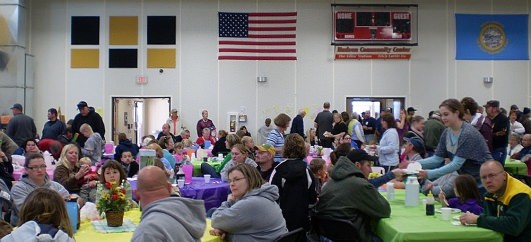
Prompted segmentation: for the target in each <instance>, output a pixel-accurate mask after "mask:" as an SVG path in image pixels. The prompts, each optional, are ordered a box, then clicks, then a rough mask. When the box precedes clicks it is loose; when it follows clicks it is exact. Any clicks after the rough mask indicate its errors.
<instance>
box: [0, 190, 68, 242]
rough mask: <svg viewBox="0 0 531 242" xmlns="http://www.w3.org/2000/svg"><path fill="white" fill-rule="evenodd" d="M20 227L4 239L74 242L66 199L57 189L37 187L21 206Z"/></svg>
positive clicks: (30, 241)
mask: <svg viewBox="0 0 531 242" xmlns="http://www.w3.org/2000/svg"><path fill="white" fill-rule="evenodd" d="M18 226H19V227H18V228H17V229H15V230H14V231H13V232H11V234H9V235H6V236H5V237H4V238H2V240H1V242H11V241H13V242H15V241H25V242H34V241H35V242H37V241H50V242H51V241H57V242H74V239H72V237H73V233H72V227H71V226H70V219H69V217H68V213H67V211H66V204H65V201H64V200H63V198H62V197H61V196H60V195H59V193H57V192H56V191H54V190H51V189H48V188H37V189H35V190H33V192H31V193H30V194H29V196H28V198H27V199H26V202H24V205H22V209H21V211H20V220H19V223H18Z"/></svg>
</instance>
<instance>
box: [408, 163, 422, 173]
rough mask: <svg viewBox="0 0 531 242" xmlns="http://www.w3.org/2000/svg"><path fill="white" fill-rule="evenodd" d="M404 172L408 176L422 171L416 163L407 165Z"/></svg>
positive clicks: (420, 166)
mask: <svg viewBox="0 0 531 242" xmlns="http://www.w3.org/2000/svg"><path fill="white" fill-rule="evenodd" d="M406 170H407V173H409V174H414V173H419V171H420V170H422V165H421V164H420V163H418V162H413V163H409V165H407V169H406Z"/></svg>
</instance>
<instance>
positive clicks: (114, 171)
mask: <svg viewBox="0 0 531 242" xmlns="http://www.w3.org/2000/svg"><path fill="white" fill-rule="evenodd" d="M126 178H127V176H126V175H125V171H124V169H123V168H122V165H121V164H120V163H119V162H118V161H115V160H107V161H106V162H105V164H104V165H103V166H102V167H101V175H100V180H99V183H98V186H97V187H98V188H97V189H98V192H97V194H101V190H103V189H107V188H105V185H104V184H105V183H106V182H115V183H121V182H122V181H123V183H124V189H125V197H126V198H127V199H129V201H130V204H131V207H136V203H135V202H134V201H133V198H132V193H131V184H129V182H128V181H127V180H126ZM97 200H98V198H96V201H97Z"/></svg>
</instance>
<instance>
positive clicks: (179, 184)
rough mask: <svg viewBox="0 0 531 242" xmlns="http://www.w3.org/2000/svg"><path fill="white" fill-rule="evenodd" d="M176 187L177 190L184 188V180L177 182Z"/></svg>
mask: <svg viewBox="0 0 531 242" xmlns="http://www.w3.org/2000/svg"><path fill="white" fill-rule="evenodd" d="M177 185H178V186H179V188H183V187H184V179H179V180H177Z"/></svg>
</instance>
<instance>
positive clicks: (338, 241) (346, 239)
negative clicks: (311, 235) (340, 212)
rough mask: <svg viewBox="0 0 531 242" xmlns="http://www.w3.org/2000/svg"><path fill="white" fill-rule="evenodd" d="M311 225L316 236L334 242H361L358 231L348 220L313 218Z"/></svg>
mask: <svg viewBox="0 0 531 242" xmlns="http://www.w3.org/2000/svg"><path fill="white" fill-rule="evenodd" d="M312 225H313V228H314V231H315V232H316V233H317V234H318V235H322V236H325V237H327V238H328V239H331V240H332V241H334V242H351V241H352V242H358V241H361V240H360V237H359V232H358V229H357V228H356V227H355V226H354V224H353V223H352V222H351V221H349V220H345V219H336V218H330V217H322V216H313V217H312Z"/></svg>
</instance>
